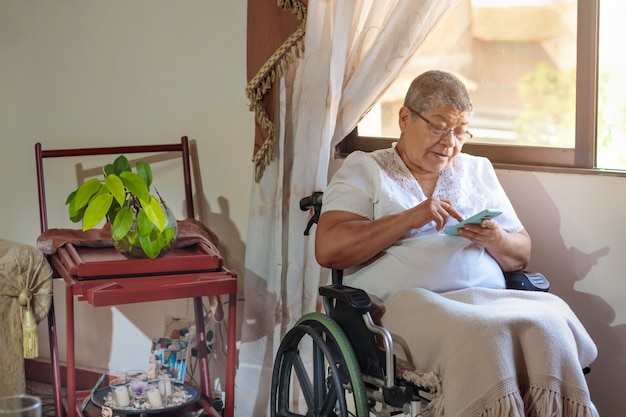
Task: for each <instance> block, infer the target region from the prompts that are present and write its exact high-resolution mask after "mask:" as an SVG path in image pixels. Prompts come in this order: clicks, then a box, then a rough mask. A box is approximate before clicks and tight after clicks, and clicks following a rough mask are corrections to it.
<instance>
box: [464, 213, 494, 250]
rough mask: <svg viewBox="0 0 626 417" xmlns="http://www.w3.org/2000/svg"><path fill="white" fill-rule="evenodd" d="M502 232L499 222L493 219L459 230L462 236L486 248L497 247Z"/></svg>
mask: <svg viewBox="0 0 626 417" xmlns="http://www.w3.org/2000/svg"><path fill="white" fill-rule="evenodd" d="M502 232H503V230H502V229H501V228H500V225H499V224H498V222H497V221H495V220H493V219H483V220H481V222H480V224H466V225H465V227H463V228H461V229H459V235H460V236H463V237H464V238H466V239H469V240H471V241H472V242H474V243H476V244H478V245H480V246H484V247H489V246H493V245H496V244H497V242H498V240H499V239H500V234H501V233H502Z"/></svg>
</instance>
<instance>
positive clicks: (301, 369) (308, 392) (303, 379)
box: [286, 350, 315, 409]
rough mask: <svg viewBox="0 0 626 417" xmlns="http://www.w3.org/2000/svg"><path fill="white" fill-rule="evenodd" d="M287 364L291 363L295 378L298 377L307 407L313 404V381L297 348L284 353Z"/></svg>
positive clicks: (311, 406)
mask: <svg viewBox="0 0 626 417" xmlns="http://www.w3.org/2000/svg"><path fill="white" fill-rule="evenodd" d="M286 358H287V360H288V361H287V365H293V369H294V370H295V373H296V378H297V379H298V383H299V384H300V389H302V395H303V396H304V400H305V401H306V404H307V406H308V407H309V409H311V408H313V407H314V406H315V394H314V390H313V382H311V377H310V376H309V373H308V372H307V370H306V366H305V365H304V363H303V362H302V358H301V357H300V352H298V351H297V350H294V351H291V352H288V353H287V354H286Z"/></svg>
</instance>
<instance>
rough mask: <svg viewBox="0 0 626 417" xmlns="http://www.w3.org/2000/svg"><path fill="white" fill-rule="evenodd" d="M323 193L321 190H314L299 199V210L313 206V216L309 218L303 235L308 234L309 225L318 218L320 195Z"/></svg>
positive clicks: (320, 202) (320, 206)
mask: <svg viewBox="0 0 626 417" xmlns="http://www.w3.org/2000/svg"><path fill="white" fill-rule="evenodd" d="M323 195H324V193H323V192H321V191H315V192H314V193H313V194H311V195H309V196H306V197H303V198H302V199H301V200H300V210H302V211H307V210H308V209H310V208H311V207H313V216H312V217H311V218H310V219H309V223H308V224H307V226H306V229H305V230H304V235H305V236H308V235H309V230H311V226H313V224H314V223H317V221H318V220H319V218H320V214H321V212H322V196H323Z"/></svg>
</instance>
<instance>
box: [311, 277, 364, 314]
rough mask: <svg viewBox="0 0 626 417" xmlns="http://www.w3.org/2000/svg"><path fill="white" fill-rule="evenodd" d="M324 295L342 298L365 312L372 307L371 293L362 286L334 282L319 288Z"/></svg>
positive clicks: (361, 311)
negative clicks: (354, 286) (356, 286)
mask: <svg viewBox="0 0 626 417" xmlns="http://www.w3.org/2000/svg"><path fill="white" fill-rule="evenodd" d="M319 292H320V295H321V296H322V297H330V298H335V299H338V300H341V301H343V302H345V303H346V304H348V305H349V306H351V307H352V308H354V309H356V310H358V311H359V312H360V313H361V314H365V313H367V312H368V311H370V309H371V308H372V300H371V298H370V297H369V295H368V294H367V293H366V292H365V291H364V290H362V289H360V288H353V287H348V286H346V285H342V284H332V285H327V286H324V287H320V289H319Z"/></svg>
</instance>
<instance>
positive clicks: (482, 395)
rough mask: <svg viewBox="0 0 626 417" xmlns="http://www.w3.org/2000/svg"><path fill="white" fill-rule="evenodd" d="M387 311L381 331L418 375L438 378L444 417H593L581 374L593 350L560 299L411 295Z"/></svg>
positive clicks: (490, 293)
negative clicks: (406, 352) (396, 340)
mask: <svg viewBox="0 0 626 417" xmlns="http://www.w3.org/2000/svg"><path fill="white" fill-rule="evenodd" d="M386 308H387V311H386V313H385V315H384V316H383V318H382V323H383V325H384V327H385V328H387V329H388V330H389V331H390V332H391V333H392V334H394V335H400V337H401V338H402V339H403V340H404V341H405V342H406V344H407V346H408V347H409V348H410V350H411V356H412V361H413V363H414V365H415V367H416V369H419V370H420V371H422V372H435V373H437V374H438V375H440V376H441V378H442V393H441V395H443V401H444V408H445V415H446V416H457V417H470V416H477V415H483V413H484V412H485V411H486V410H492V411H493V410H502V411H503V414H502V415H503V416H507V417H518V416H519V417H522V416H524V415H538V414H537V412H538V410H540V409H541V410H546V411H548V413H547V415H568V416H569V417H593V416H595V412H594V406H593V404H592V403H591V400H590V396H589V391H588V388H587V385H586V381H585V379H584V375H583V373H582V368H583V367H585V366H587V365H589V364H590V363H591V362H592V361H593V360H594V359H595V358H596V356H597V349H596V346H595V344H594V343H593V341H592V340H591V338H590V337H589V335H588V334H587V332H586V330H585V329H584V327H583V326H582V324H581V323H580V321H579V320H578V319H577V318H576V316H575V315H574V313H573V312H572V311H571V309H570V308H569V307H568V306H567V304H566V303H565V302H564V301H563V300H561V299H560V298H558V297H557V296H555V295H553V294H550V293H544V292H527V291H516V290H493V289H486V288H473V289H465V290H459V291H453V292H450V293H444V294H438V293H434V292H431V291H428V290H424V289H411V290H402V291H399V292H398V293H397V294H395V295H394V296H393V297H392V298H391V299H390V300H389V301H388V302H387V304H386ZM504 410H507V411H504ZM552 413H554V414H552ZM489 415H492V414H489ZM493 415H494V416H499V415H500V414H493ZM542 415H543V414H542Z"/></svg>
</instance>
